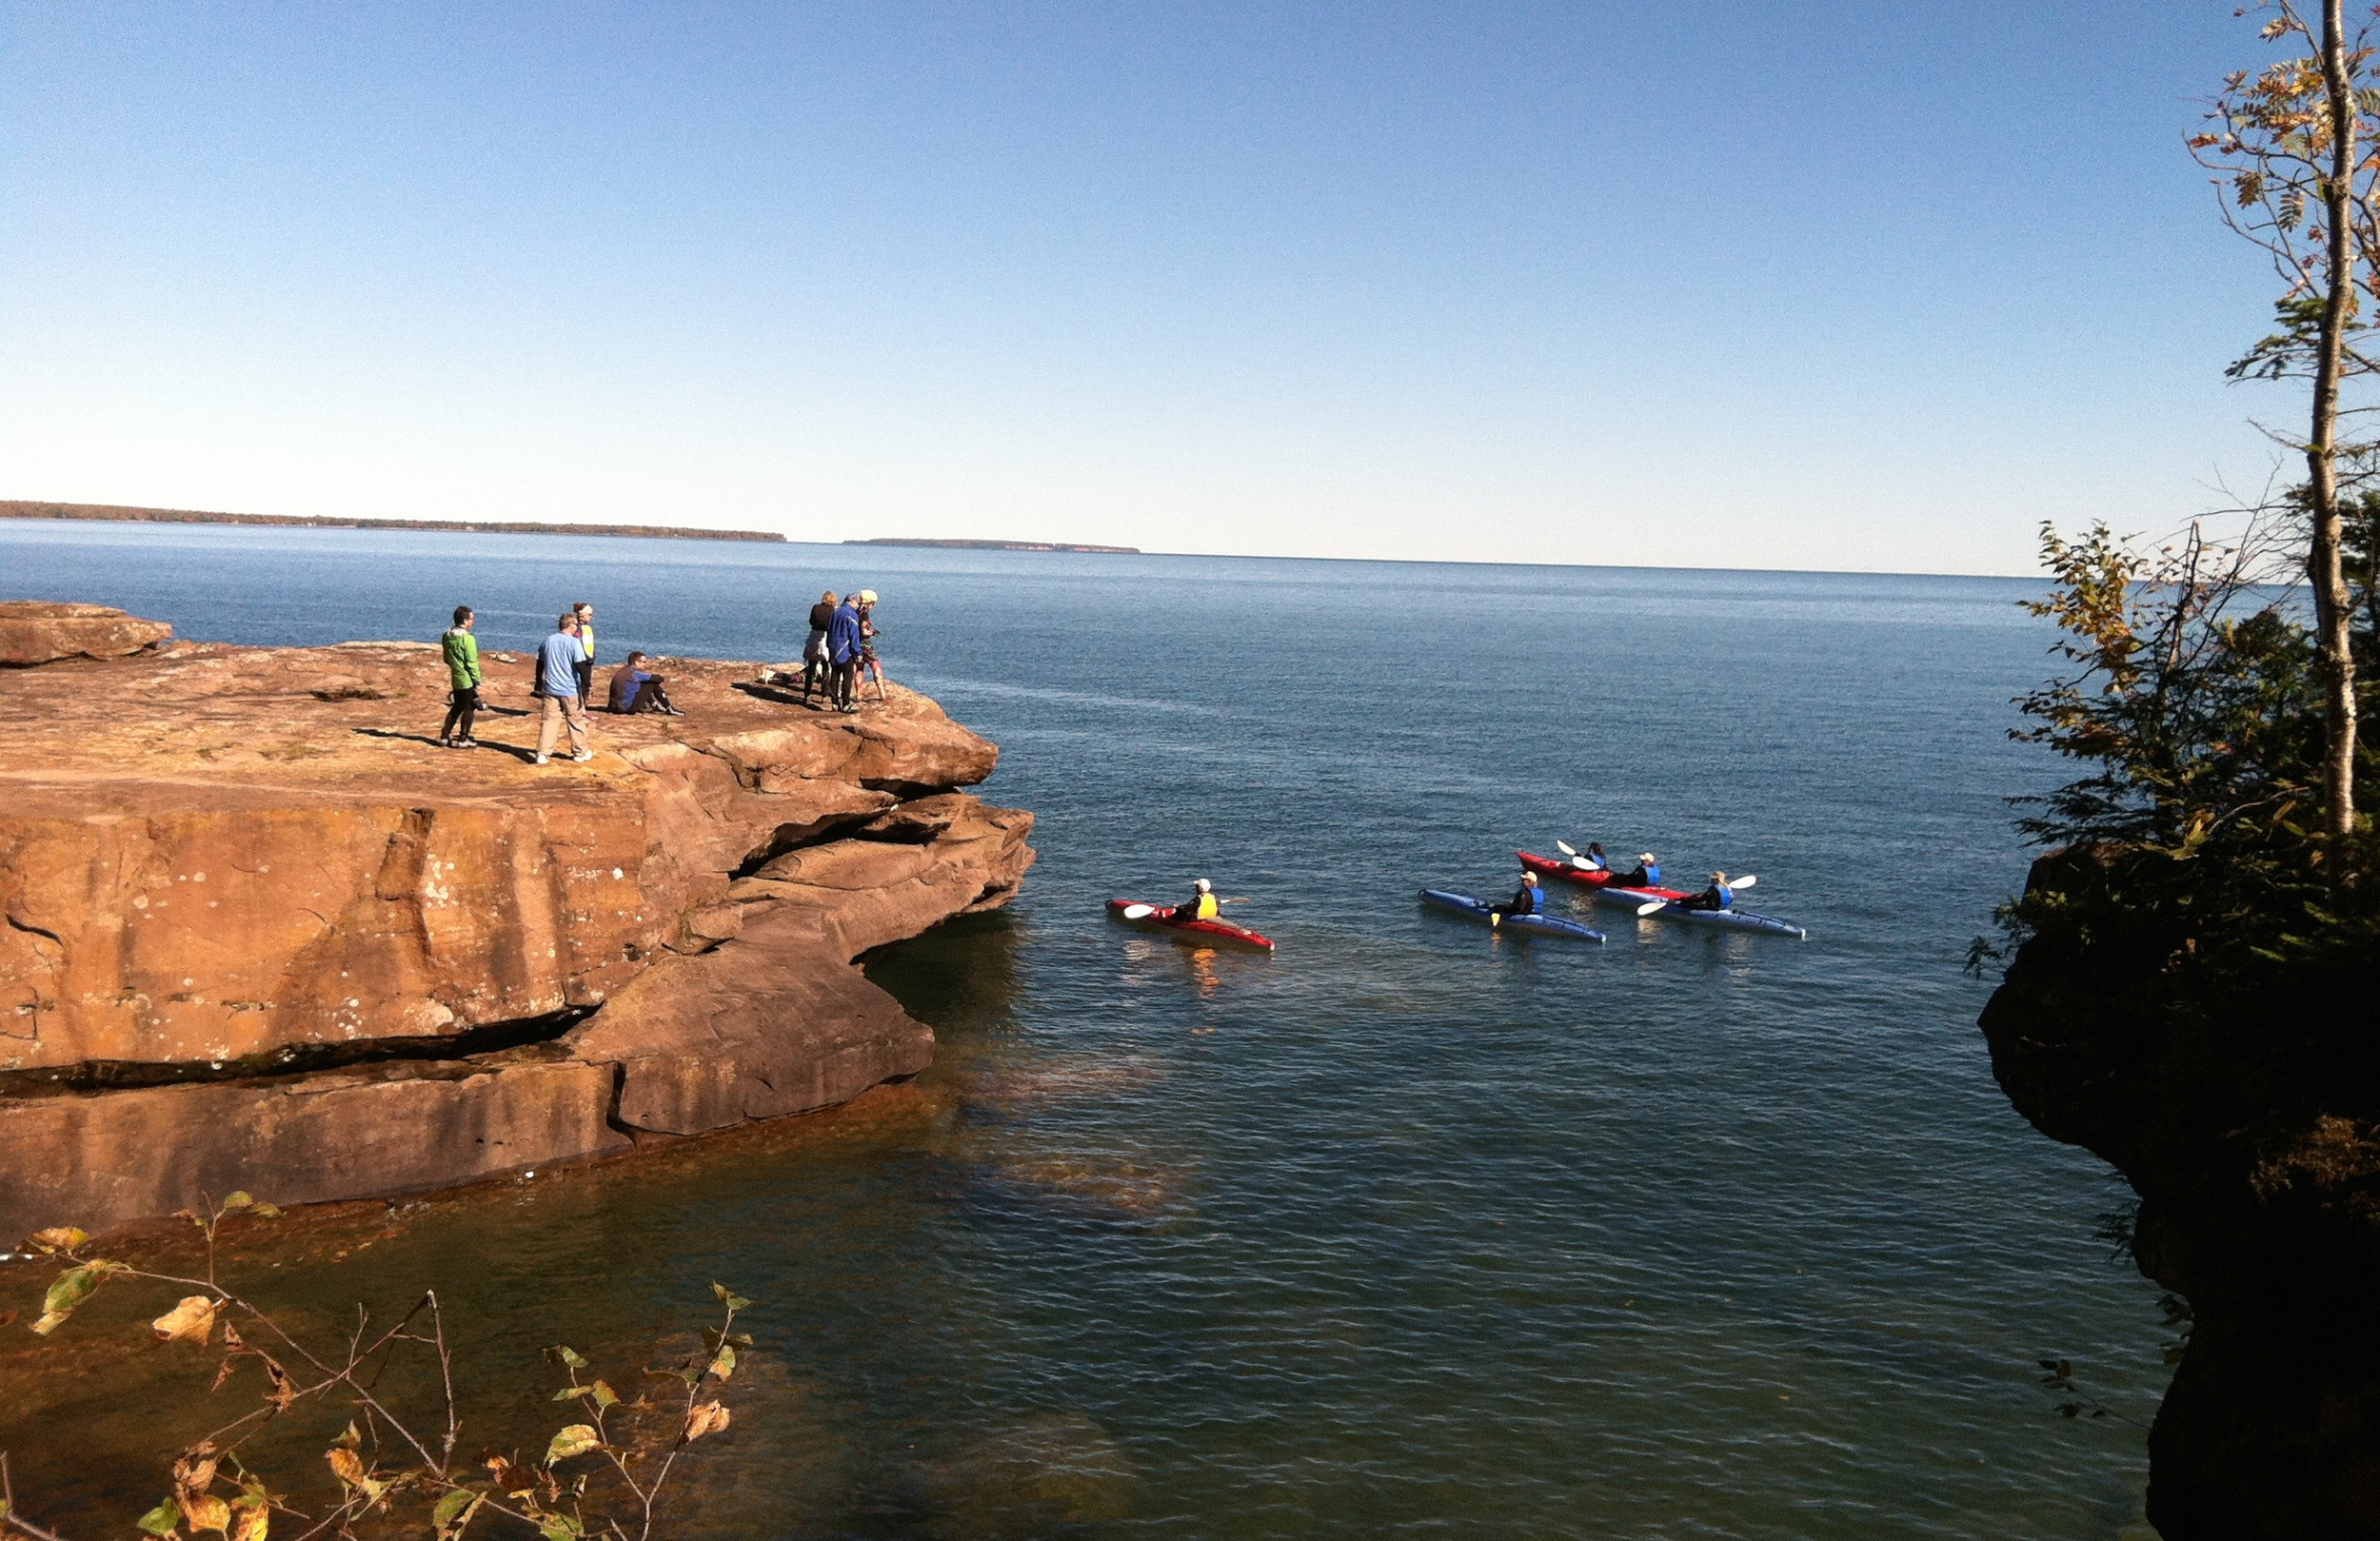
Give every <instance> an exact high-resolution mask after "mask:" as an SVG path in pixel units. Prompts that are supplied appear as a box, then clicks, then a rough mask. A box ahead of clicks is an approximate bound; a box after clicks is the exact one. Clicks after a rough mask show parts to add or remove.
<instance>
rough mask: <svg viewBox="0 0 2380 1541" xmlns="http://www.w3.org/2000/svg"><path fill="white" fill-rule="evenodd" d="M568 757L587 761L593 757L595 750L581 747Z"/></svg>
mask: <svg viewBox="0 0 2380 1541" xmlns="http://www.w3.org/2000/svg"><path fill="white" fill-rule="evenodd" d="M570 758H571V759H572V760H576V761H589V760H593V759H594V758H595V752H594V751H593V750H591V749H582V750H580V751H579V752H578V753H577V754H575V755H572V756H571V757H570Z"/></svg>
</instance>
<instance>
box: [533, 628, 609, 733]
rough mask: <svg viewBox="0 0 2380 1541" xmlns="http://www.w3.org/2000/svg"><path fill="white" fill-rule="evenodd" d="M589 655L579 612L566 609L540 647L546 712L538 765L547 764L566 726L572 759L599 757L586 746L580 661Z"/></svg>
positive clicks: (540, 683) (540, 685)
mask: <svg viewBox="0 0 2380 1541" xmlns="http://www.w3.org/2000/svg"><path fill="white" fill-rule="evenodd" d="M585 658H586V646H585V643H584V642H581V641H580V640H579V618H578V613H577V612H576V611H565V612H564V613H563V614H562V616H561V618H560V619H558V620H557V621H555V622H554V634H553V635H552V636H550V637H548V638H546V639H545V642H542V643H540V644H539V646H538V649H537V693H538V694H539V695H540V696H543V697H544V698H545V715H544V716H543V717H541V718H540V719H538V723H537V760H536V761H535V763H537V764H540V765H543V764H545V763H546V761H548V759H549V758H550V757H551V756H552V754H553V752H554V744H555V742H556V741H558V740H560V739H561V737H562V730H563V729H564V728H565V727H566V728H568V729H569V730H570V758H571V759H572V760H592V759H594V758H595V755H594V752H593V751H591V750H589V749H588V748H587V747H586V703H585V701H581V700H580V699H579V664H580V663H581V662H584V661H585Z"/></svg>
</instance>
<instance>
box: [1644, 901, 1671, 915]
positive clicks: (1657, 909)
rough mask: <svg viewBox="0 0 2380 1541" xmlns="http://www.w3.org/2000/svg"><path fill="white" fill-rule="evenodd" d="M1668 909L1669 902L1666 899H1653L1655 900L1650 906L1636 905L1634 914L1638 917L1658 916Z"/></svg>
mask: <svg viewBox="0 0 2380 1541" xmlns="http://www.w3.org/2000/svg"><path fill="white" fill-rule="evenodd" d="M1668 908H1669V900H1668V899H1655V900H1654V901H1653V902H1652V903H1650V904H1639V905H1637V906H1636V913H1637V914H1638V915H1658V914H1660V913H1661V912H1662V911H1663V910H1666V909H1668Z"/></svg>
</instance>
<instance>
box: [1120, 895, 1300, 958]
mask: <svg viewBox="0 0 2380 1541" xmlns="http://www.w3.org/2000/svg"><path fill="white" fill-rule="evenodd" d="M1107 914H1108V916H1109V918H1110V919H1117V920H1121V921H1122V922H1123V923H1124V924H1126V925H1128V926H1135V927H1138V928H1139V929H1140V930H1142V931H1162V932H1164V933H1165V934H1166V935H1167V936H1169V937H1172V938H1174V939H1175V940H1176V941H1186V942H1188V943H1190V944H1191V945H1192V946H1194V947H1244V948H1247V949H1248V950H1249V951H1250V952H1258V953H1269V952H1271V951H1272V950H1273V940H1272V938H1270V937H1261V936H1259V935H1258V934H1257V933H1255V932H1253V931H1250V930H1249V929H1248V928H1247V927H1246V926H1236V925H1233V924H1232V923H1231V922H1230V921H1229V920H1176V919H1174V918H1173V914H1174V912H1173V909H1172V907H1171V906H1170V905H1165V904H1148V903H1143V902H1142V901H1141V900H1140V899H1109V900H1108V901H1107Z"/></svg>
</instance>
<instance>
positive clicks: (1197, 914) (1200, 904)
mask: <svg viewBox="0 0 2380 1541" xmlns="http://www.w3.org/2000/svg"><path fill="white" fill-rule="evenodd" d="M1222 913H1223V901H1222V900H1221V899H1217V898H1216V897H1215V885H1214V884H1213V883H1211V882H1209V881H1207V879H1204V878H1201V879H1199V881H1198V885H1197V886H1196V887H1195V888H1193V889H1192V890H1191V891H1190V899H1189V902H1188V903H1186V904H1177V905H1175V906H1174V913H1173V916H1172V917H1171V919H1174V920H1175V921H1176V922H1180V921H1183V920H1214V919H1220V918H1221V917H1222Z"/></svg>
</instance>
